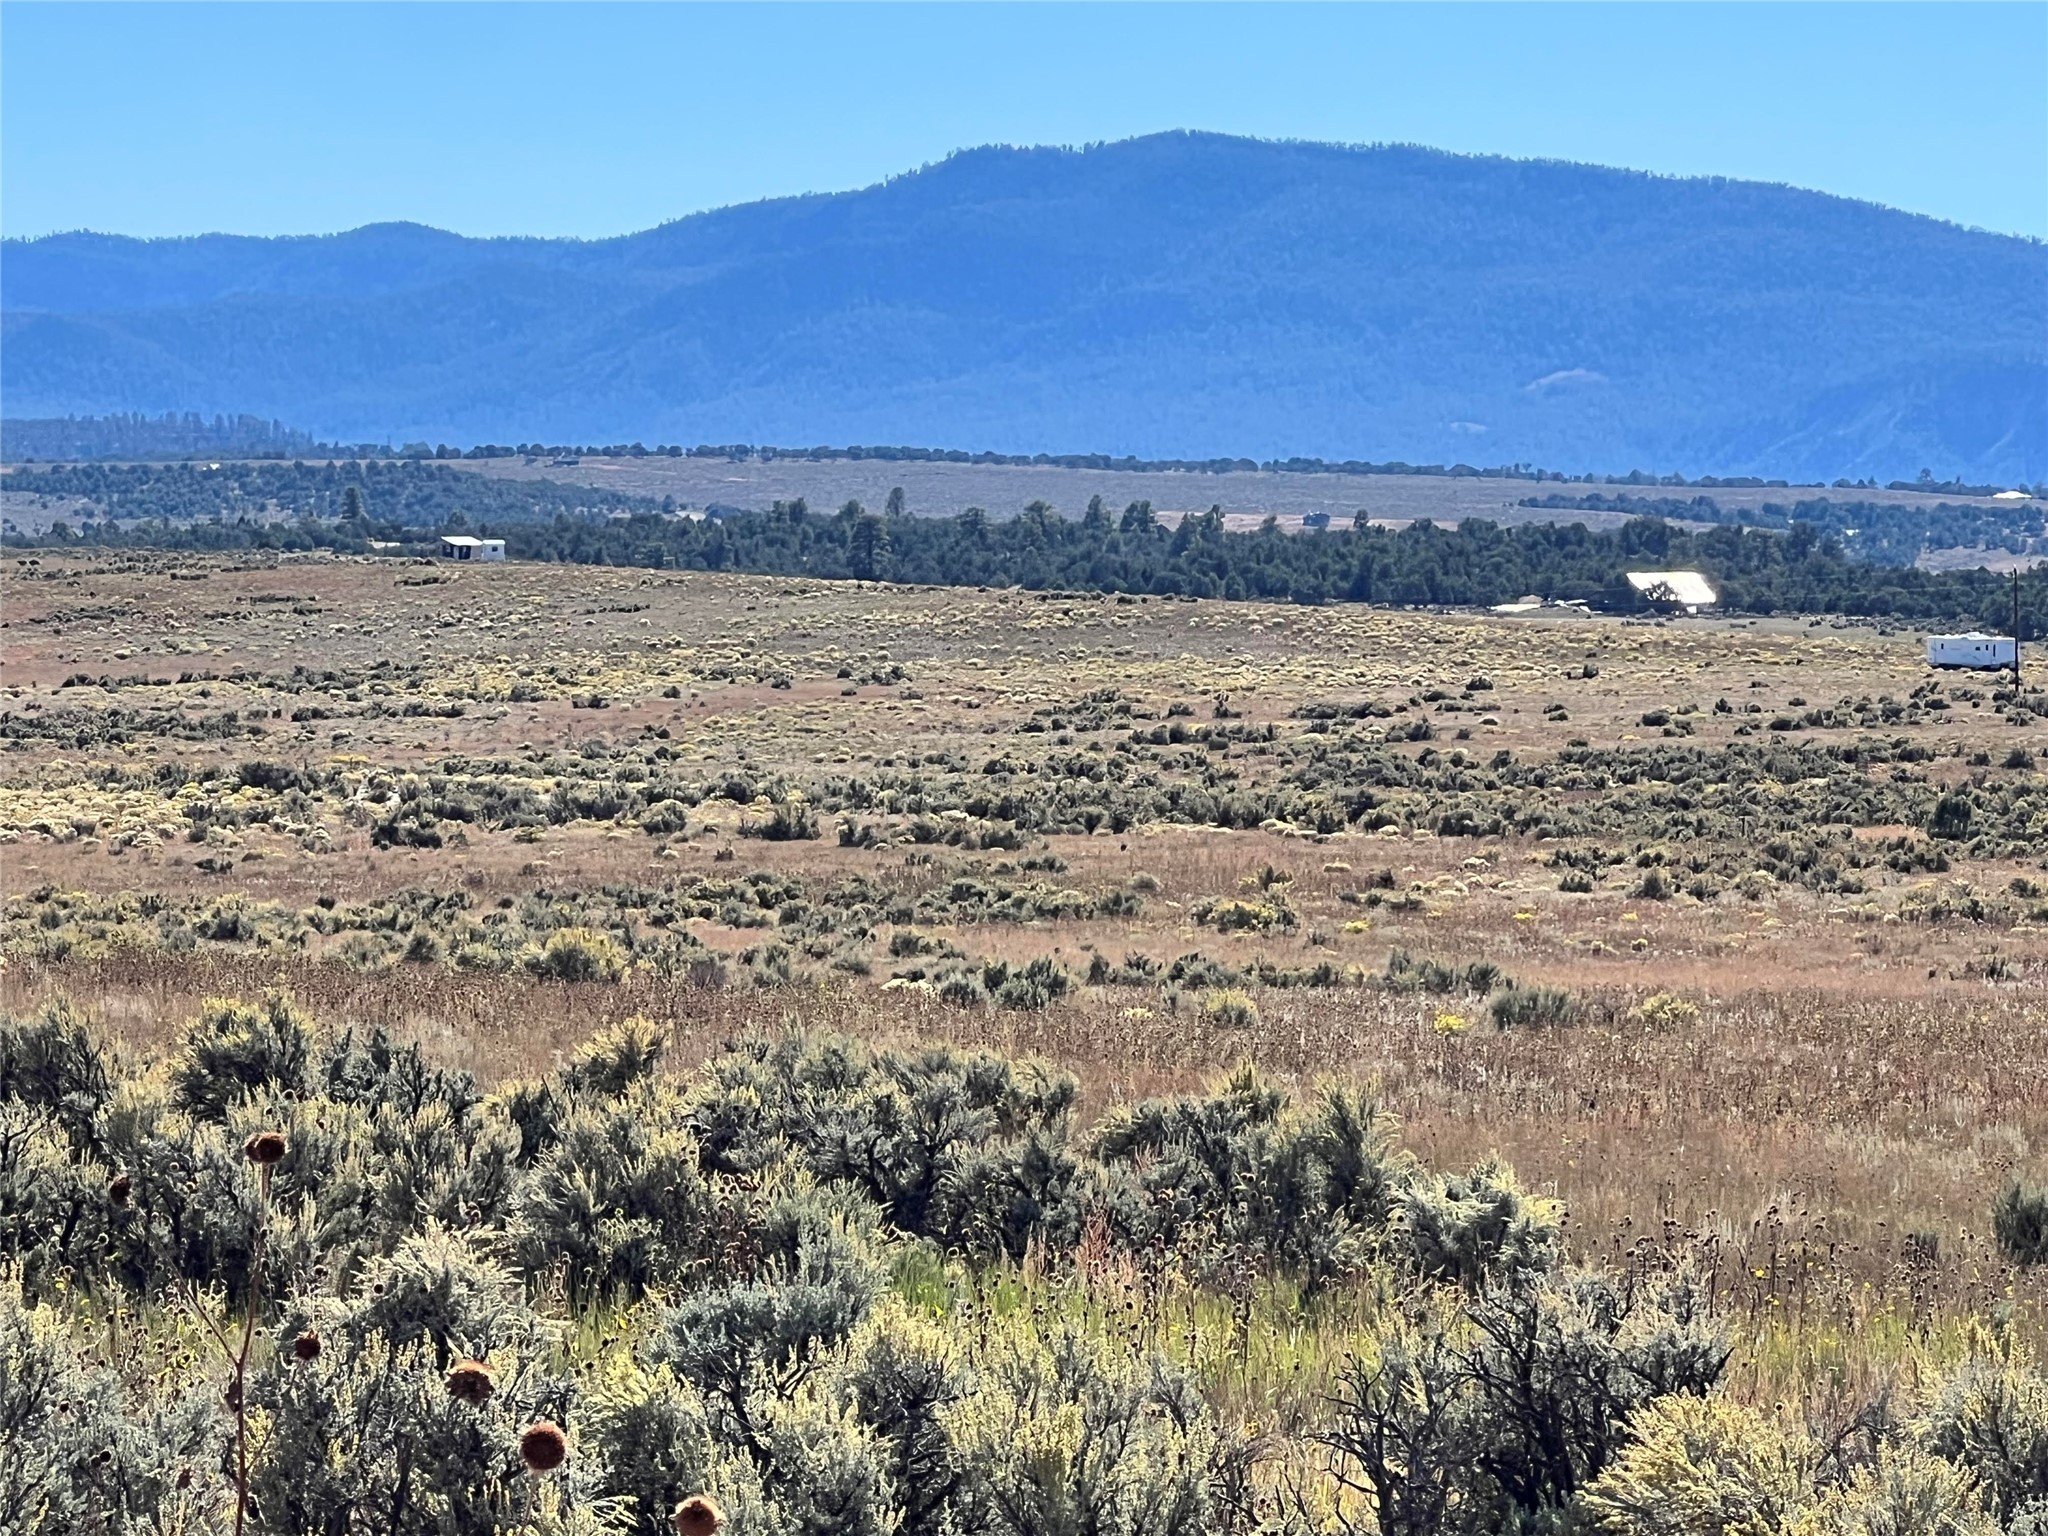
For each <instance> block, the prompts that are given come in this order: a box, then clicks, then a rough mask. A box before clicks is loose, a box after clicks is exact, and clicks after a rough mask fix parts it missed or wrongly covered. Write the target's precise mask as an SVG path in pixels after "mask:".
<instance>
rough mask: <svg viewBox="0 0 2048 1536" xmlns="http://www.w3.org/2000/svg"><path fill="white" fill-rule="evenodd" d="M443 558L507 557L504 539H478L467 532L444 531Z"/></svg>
mask: <svg viewBox="0 0 2048 1536" xmlns="http://www.w3.org/2000/svg"><path fill="white" fill-rule="evenodd" d="M441 558H442V559H443V560H502V559H504V558H505V541H504V540H503V539H478V538H472V537H471V536H470V535H468V534H466V533H444V534H442V535H441Z"/></svg>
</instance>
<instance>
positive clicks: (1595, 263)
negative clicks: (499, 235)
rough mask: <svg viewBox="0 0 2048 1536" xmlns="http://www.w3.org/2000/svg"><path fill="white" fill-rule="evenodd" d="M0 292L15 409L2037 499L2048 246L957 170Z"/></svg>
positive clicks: (1664, 198)
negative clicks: (604, 222)
mask: <svg viewBox="0 0 2048 1536" xmlns="http://www.w3.org/2000/svg"><path fill="white" fill-rule="evenodd" d="M0 309H4V318H0V326H4V332H0V343H4V351H0V388H4V391H5V403H6V411H7V414H8V415H9V416H14V417H24V416H62V415H67V414H74V413H75V414H103V413H107V412H116V411H139V412H151V413H156V412H162V411H166V410H177V411H199V412H205V413H209V414H210V413H214V412H228V413H236V412H253V413H257V414H260V415H261V416H263V417H266V418H270V417H275V418H279V419H282V420H285V421H289V422H291V423H292V424H293V425H294V426H296V427H300V428H303V429H305V430H307V431H310V432H312V433H314V434H315V435H317V436H320V437H325V438H334V439H341V440H361V439H383V440H389V441H393V442H396V441H401V440H406V439H424V440H427V441H443V440H445V441H451V442H458V443H467V442H474V441H516V440H523V439H546V440H550V441H570V440H586V441H621V440H631V439H640V440H643V441H647V442H650V443H651V442H655V441H679V442H684V443H696V442H776V443H810V442H834V443H843V442H875V443H920V444H936V445H946V446H960V447H968V448H993V449H998V450H1002V451H1008V452H1031V451H1040V450H1043V451H1102V452H1114V453H1134V454H1139V455H1142V456H1149V457H1160V458H1164V457H1207V456H1211V455H1225V454H1243V455H1249V456H1254V457H1260V458H1265V457H1273V456H1286V455H1290V454H1303V455H1317V456H1322V457H1326V458H1346V457H1355V458H1371V459H1392V458H1401V459H1407V460H1411V461H1415V462H1443V463H1451V462H1456V461H1461V460H1462V461H1466V462H1471V463H1483V464H1502V463H1514V462H1527V463H1535V464H1541V465H1545V466H1548V467H1556V468H1565V469H1601V470H1626V469H1630V468H1644V469H1656V470H1681V471H1685V472H1689V473H1705V472H1713V473H1728V474H1733V473H1759V474H1773V475H1784V476H1789V477H1800V478H1832V477H1834V476H1837V475H1844V474H1846V475H1852V476H1854V475H1863V474H1874V475H1877V476H1878V477H1880V478H1891V477H1893V476H1902V475H1903V476H1910V475H1912V474H1914V473H1916V472H1917V471H1918V470H1919V469H1921V468H1923V467H1926V468H1931V469H1932V470H1934V472H1935V473H1936V474H1937V475H1938V476H1941V477H1948V476H1951V475H1959V476H1961V477H1963V478H1965V479H1969V480H1978V481H1982V480H2016V479H2026V480H2030V481H2031V480H2041V479H2048V246H2044V245H2042V244H2041V243H2040V242H2037V241H2030V240H2022V239H2018V238H2014V237H2011V236H2004V235H1995V234H1987V233H1983V232H1981V231H1975V230H1966V229H1961V228H1957V227H1955V226H1953V225H1949V224H1943V223H1940V222H1938V221H1936V220H1932V219H1926V218H1920V217H1916V216H1913V215H1909V214H1905V213H1900V212H1897V211H1894V210H1891V209H1887V208H1881V207H1877V206H1874V205H1871V204H1868V203H1857V202H1850V201H1846V200H1844V199H1841V198H1836V197H1828V196H1824V195H1822V194H1819V193H1814V192H1804V191H1798V190H1795V189H1793V188H1789V187H1782V186H1768V185H1763V184H1759V183H1754V182H1740V181H1724V180H1681V179H1674V178H1665V177H1655V176H1647V175H1642V174H1638V173H1634V172H1628V171H1617V170H1608V169H1603V168H1599V167H1594V166H1583V165H1568V164H1561V163H1554V162H1531V161H1516V160H1504V159H1494V158H1485V157H1475V156H1460V155H1449V154H1443V153H1439V152H1436V151H1433V150H1427V149H1418V148H1408V147H1395V148H1370V149H1348V148H1338V147H1332V146H1326V145H1315V144H1284V143H1266V142H1258V141H1252V140H1246V139H1235V138H1225V137H1220V136H1216V135H1210V134H1192V133H1173V134H1160V135H1156V136H1153V137H1150V138H1143V139H1134V140H1131V141H1128V142H1125V143H1119V144H1111V145H1106V146H1102V147H1098V148H1092V149H1086V150H1061V149H978V150H970V151H966V152H963V153H961V154H957V155H954V156H953V157H951V158H950V159H948V160H946V161H944V162H943V163H941V164H938V165H935V166H931V167H928V168H926V169H924V170H920V171H917V172H914V173H911V174H908V175H904V176H900V177H897V178H896V179H894V180H892V181H888V182H885V183H883V184H882V185H880V186H875V187H869V188H867V189H865V190H862V191H858V192H847V193H840V194H834V195H830V196H813V197H800V198H787V199H781V200H777V201H772V202H764V203H756V204H751V205H748V206H745V207H736V208H726V209H720V210H718V211H716V212H712V213H705V214H698V215H695V216H693V217H690V218H686V219H681V220H678V221H677V222H675V223H672V224H666V225H663V226H662V227H660V228H658V229H652V230H648V231H645V232H643V233H640V234H635V235H628V236H623V237H621V238H618V239H613V240H599V241H564V240H470V239H465V238H463V237H460V236H456V235H450V234H444V233H441V232H439V231H436V230H431V229H425V228H421V227H419V226H417V225H397V224H387V225H374V226H370V227H368V228H364V229H358V230H354V231H352V232H350V233H348V234H342V235H332V236H321V237H305V238H289V239H249V238H241V237H231V236H222V235H209V236H202V237H198V238H194V239H180V240H131V239H125V238H121V237H117V236H109V235H94V234H70V235H53V236H50V237H48V238H45V239H39V240H31V241H9V242H7V243H6V244H5V248H4V251H0Z"/></svg>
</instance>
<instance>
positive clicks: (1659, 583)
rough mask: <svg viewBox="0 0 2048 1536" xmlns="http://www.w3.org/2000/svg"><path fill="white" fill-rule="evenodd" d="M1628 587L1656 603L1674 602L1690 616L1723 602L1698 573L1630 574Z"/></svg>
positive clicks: (1644, 572)
mask: <svg viewBox="0 0 2048 1536" xmlns="http://www.w3.org/2000/svg"><path fill="white" fill-rule="evenodd" d="M1628 584H1629V585H1630V586H1632V587H1634V588H1635V589H1636V590H1637V591H1638V592H1640V593H1642V594H1643V596H1644V597H1646V598H1648V599H1649V600H1650V601H1651V602H1653V603H1671V604H1674V605H1675V606H1677V607H1680V608H1683V609H1684V610H1685V611H1686V612H1687V613H1698V612H1699V611H1700V609H1702V608H1711V607H1713V606H1714V604H1716V603H1718V602H1719V601H1721V597H1720V594H1719V593H1717V592H1716V591H1715V590H1714V588H1713V586H1712V585H1711V584H1710V583H1709V582H1708V580H1707V578H1706V577H1704V576H1702V575H1701V574H1700V573H1699V572H1698V571H1630V572H1629V573H1628Z"/></svg>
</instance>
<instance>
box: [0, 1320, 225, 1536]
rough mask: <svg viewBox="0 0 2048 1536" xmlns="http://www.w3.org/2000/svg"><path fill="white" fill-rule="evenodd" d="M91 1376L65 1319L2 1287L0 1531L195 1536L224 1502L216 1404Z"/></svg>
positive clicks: (200, 1396) (101, 1373)
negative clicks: (190, 1535) (190, 1534)
mask: <svg viewBox="0 0 2048 1536" xmlns="http://www.w3.org/2000/svg"><path fill="white" fill-rule="evenodd" d="M93 1366H94V1362H92V1361H91V1360H90V1358H89V1356H88V1355H87V1354H85V1352H83V1351H81V1349H80V1347H79V1345H78V1344H77V1342H76V1341H75V1340H74V1339H73V1338H72V1337H71V1329H70V1326H69V1323H68V1320H67V1319H65V1318H64V1317H62V1316H61V1315H59V1314H58V1313H57V1311H56V1310H55V1309H54V1308H51V1307H44V1306H36V1305H34V1304H32V1303H29V1302H27V1301H26V1300H25V1299H24V1298H23V1296H22V1294H21V1291H20V1289H19V1288H18V1287H16V1286H15V1285H13V1284H11V1283H8V1282H6V1281H5V1280H4V1279H0V1531H7V1532H22V1533H40V1532H46V1531H47V1532H51V1533H56V1532H71V1531H76V1532H104V1533H107V1536H156V1533H158V1532H161V1531H165V1530H179V1529H185V1530H198V1529H202V1528H203V1526H202V1522H203V1521H204V1520H205V1519H206V1517H207V1513H208V1510H209V1508H210V1507H217V1506H218V1504H219V1501H220V1500H221V1498H222V1497H223V1488H222V1483H221V1478H220V1470H219V1469H220V1464H221V1458H222V1451H223V1447H224V1445H225V1442H226V1439H227V1425H226V1421H225V1420H224V1419H223V1417H222V1416H221V1414H220V1413H219V1412H218V1410H217V1408H216V1406H215V1404H214V1403H213V1402H211V1401H209V1398H208V1395H207V1394H205V1393H203V1392H190V1393H183V1394H162V1395H159V1394H156V1393H153V1392H151V1391H150V1390H148V1386H147V1384H146V1383H138V1384H130V1383H126V1382H124V1381H123V1379H122V1377H121V1376H120V1375H119V1374H118V1373H116V1372H113V1371H108V1370H104V1369H94V1368H93Z"/></svg>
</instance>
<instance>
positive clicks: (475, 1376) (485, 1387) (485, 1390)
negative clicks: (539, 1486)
mask: <svg viewBox="0 0 2048 1536" xmlns="http://www.w3.org/2000/svg"><path fill="white" fill-rule="evenodd" d="M497 1390H498V1383H497V1379H496V1378H495V1377H493V1376H492V1375H491V1368H490V1367H489V1366H488V1365H485V1364H484V1363H483V1361H481V1360H463V1361H458V1362H457V1363H456V1365H455V1368H454V1369H453V1370H451V1371H449V1373H448V1395H449V1396H450V1397H452V1398H454V1399H455V1400H456V1401H457V1402H462V1403H468V1404H469V1405H470V1406H471V1407H472V1408H481V1407H482V1406H483V1405H484V1404H485V1403H487V1402H489V1401H490V1400H491V1394H492V1393H493V1392H495V1391H497ZM535 1427H536V1428H538V1427H540V1426H535ZM529 1433H530V1431H529ZM520 1454H521V1455H525V1450H524V1445H523V1443H522V1447H521V1451H520ZM538 1470H541V1471H545V1470H546V1468H540V1469H538Z"/></svg>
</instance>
